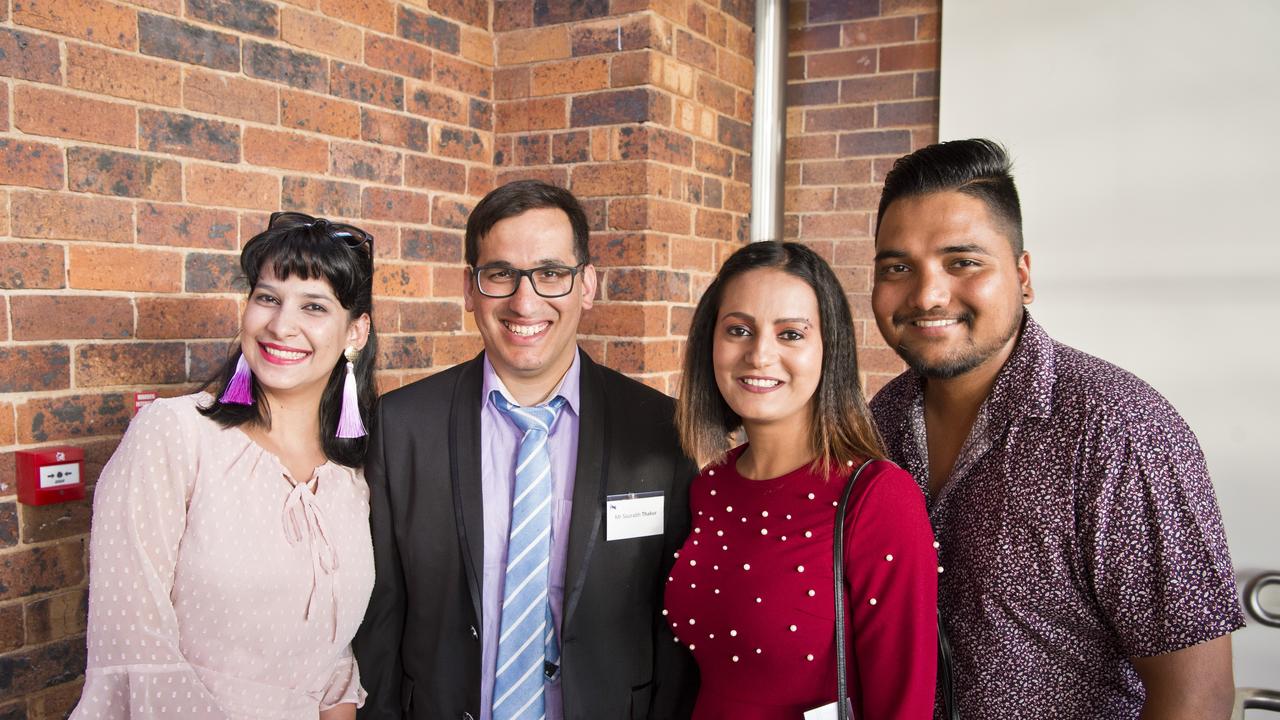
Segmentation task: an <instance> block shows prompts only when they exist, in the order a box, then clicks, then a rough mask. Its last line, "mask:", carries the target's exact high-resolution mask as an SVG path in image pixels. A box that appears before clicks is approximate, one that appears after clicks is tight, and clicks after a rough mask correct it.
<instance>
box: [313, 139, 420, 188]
mask: <svg viewBox="0 0 1280 720" xmlns="http://www.w3.org/2000/svg"><path fill="white" fill-rule="evenodd" d="M401 164H402V163H401V155H400V153H398V152H394V151H391V150H382V149H380V148H376V147H370V146H368V145H357V144H355V143H343V142H335V143H333V145H332V146H331V148H330V152H329V173H330V174H332V175H341V176H343V177H350V178H356V179H358V180H371V181H373V182H379V183H383V184H385V185H399V184H400V183H401V181H402V178H403V174H402V173H401V169H400V168H401Z"/></svg>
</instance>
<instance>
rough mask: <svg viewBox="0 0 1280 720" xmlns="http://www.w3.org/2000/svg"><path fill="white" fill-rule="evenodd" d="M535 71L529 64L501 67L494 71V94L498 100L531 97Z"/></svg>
mask: <svg viewBox="0 0 1280 720" xmlns="http://www.w3.org/2000/svg"><path fill="white" fill-rule="evenodd" d="M532 75H533V71H532V70H531V69H530V68H529V67H527V66H521V67H501V68H495V69H494V71H493V96H494V97H495V98H497V99H498V100H516V99H519V98H527V97H529V89H530V86H531V84H532Z"/></svg>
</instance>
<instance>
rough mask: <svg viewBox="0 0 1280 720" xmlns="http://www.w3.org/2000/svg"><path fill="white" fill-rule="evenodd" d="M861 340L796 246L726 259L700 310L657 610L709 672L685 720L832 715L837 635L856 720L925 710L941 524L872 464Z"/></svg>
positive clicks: (902, 477) (895, 718) (887, 469)
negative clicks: (839, 595)
mask: <svg viewBox="0 0 1280 720" xmlns="http://www.w3.org/2000/svg"><path fill="white" fill-rule="evenodd" d="M854 348H855V341H854V333H853V321H852V318H851V315H850V311H849V304H848V302H847V301H846V299H845V296H844V289H843V288H842V287H841V286H840V283H839V281H838V280H837V279H836V276H835V274H834V273H833V272H832V271H831V268H830V267H829V266H828V265H827V264H826V262H824V261H823V260H822V258H820V257H819V256H818V255H816V254H815V253H814V252H813V251H812V250H810V249H809V248H807V247H805V246H803V245H798V244H796V243H779V242H759V243H751V244H749V245H747V246H746V247H743V248H741V249H740V250H738V251H737V252H735V253H734V254H733V255H732V256H730V258H729V259H728V260H726V261H725V264H724V266H723V267H722V268H720V272H719V274H718V275H717V276H716V279H715V280H714V281H713V282H712V283H711V285H710V286H709V287H708V288H707V291H706V293H705V294H704V295H703V296H702V299H701V300H700V301H699V303H698V308H697V310H696V311H695V312H694V316H693V322H692V325H691V327H690V330H689V343H688V345H687V347H686V351H685V362H684V375H683V378H682V380H681V386H680V398H679V402H678V405H677V408H678V409H677V424H678V427H679V430H680V438H681V441H682V443H683V444H684V448H685V451H686V452H687V453H689V455H690V456H691V457H694V458H697V459H698V460H699V461H700V462H707V461H710V464H708V465H707V466H706V467H704V469H703V471H702V474H700V475H699V476H698V477H697V478H696V479H695V480H694V482H693V485H692V486H691V487H690V488H689V504H690V511H691V513H692V516H693V528H692V532H691V533H690V534H689V537H688V539H687V540H685V543H684V546H683V547H681V548H680V551H679V552H678V553H677V554H676V561H675V566H674V567H673V568H672V569H671V573H670V577H669V578H668V582H667V587H666V611H665V615H666V620H667V622H668V623H669V625H670V627H671V630H672V632H673V633H674V634H675V636H676V639H677V640H678V641H679V642H680V643H681V644H683V645H685V646H686V647H688V648H689V650H690V652H692V653H693V656H694V658H695V659H696V660H697V662H698V668H699V670H700V671H701V685H700V687H699V690H698V699H697V704H696V706H695V708H694V713H693V717H694V720H801V718H811V717H816V718H823V719H826V718H836V717H837V710H836V706H835V704H834V701H835V700H836V655H835V648H836V643H837V642H841V643H844V644H846V646H847V647H848V650H849V653H848V667H847V672H846V679H847V681H848V687H849V695H850V698H851V701H852V703H851V704H852V709H853V717H857V718H859V720H927V719H928V718H931V717H932V716H933V696H934V676H935V672H936V663H937V641H938V639H937V632H936V619H935V613H936V607H937V603H936V594H937V574H938V571H939V569H938V567H937V554H936V553H935V550H934V547H935V546H934V542H933V533H932V531H931V530H930V528H929V518H928V516H927V515H926V513H925V503H924V496H923V494H922V493H921V492H920V489H919V488H918V487H917V486H916V484H915V482H914V481H912V479H911V476H910V475H908V474H907V473H906V472H903V471H902V470H901V469H900V468H898V467H897V466H896V465H894V464H893V463H891V462H888V461H886V460H883V459H882V458H883V457H884V451H883V450H882V449H881V446H880V439H879V437H878V436H877V434H876V431H875V429H874V427H873V425H872V424H871V416H870V414H869V413H868V411H867V406H866V403H865V402H864V400H863V397H862V390H861V388H860V386H859V378H858V363H857V356H856V353H855V350H854ZM738 431H741V433H742V434H743V435H745V436H746V443H744V444H742V445H739V446H738V447H736V448H733V449H730V442H729V440H730V437H731V435H732V434H734V433H736V432H738ZM866 460H872V461H873V462H871V463H870V464H869V465H868V466H867V468H866V470H865V471H863V473H862V474H861V476H860V477H859V479H858V481H857V484H856V485H855V486H854V489H853V493H852V495H851V496H850V499H849V505H848V513H847V516H846V521H845V524H844V527H843V529H842V531H843V534H844V538H845V555H844V558H845V561H844V564H843V572H844V583H843V587H842V592H843V594H844V598H845V607H846V613H847V615H846V617H847V618H848V624H847V625H846V629H845V634H844V636H843V637H840V638H837V637H835V620H834V618H835V612H834V603H835V590H834V587H833V586H834V584H835V582H834V580H835V579H834V572H833V558H832V543H833V541H834V538H835V505H836V503H837V501H838V499H839V498H840V495H841V492H842V491H843V490H844V487H845V484H846V482H847V480H848V478H849V476H850V474H851V473H852V471H853V470H854V469H855V468H857V467H858V466H859V465H861V464H862V463H863V462H864V461H866ZM811 712H812V714H810V713H811Z"/></svg>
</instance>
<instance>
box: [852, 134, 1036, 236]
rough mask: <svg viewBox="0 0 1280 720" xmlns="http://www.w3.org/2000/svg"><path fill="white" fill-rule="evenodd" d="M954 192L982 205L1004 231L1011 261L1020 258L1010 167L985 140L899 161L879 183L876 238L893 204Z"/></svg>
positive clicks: (939, 145) (955, 142)
mask: <svg viewBox="0 0 1280 720" xmlns="http://www.w3.org/2000/svg"><path fill="white" fill-rule="evenodd" d="M946 191H953V192H958V193H963V194H965V195H969V196H971V197H975V198H977V199H979V200H981V201H982V202H983V203H984V204H986V206H987V211H988V212H989V213H991V217H992V219H993V220H995V221H996V222H998V223H1000V224H1001V225H1003V226H1004V229H1005V234H1006V235H1007V236H1008V239H1009V245H1010V246H1012V248H1013V255H1014V257H1019V256H1021V255H1022V206H1021V204H1020V203H1019V202H1018V188H1017V186H1015V185H1014V183H1013V162H1012V161H1011V160H1010V159H1009V154H1008V152H1006V151H1005V149H1004V147H1003V146H1001V145H1000V144H999V143H997V142H995V141H992V140H987V139H985V138H974V139H971V140H952V141H949V142H943V143H937V144H936V145H930V146H928V147H925V148H921V149H919V150H917V151H915V152H913V153H911V154H910V155H906V156H904V157H900V158H898V160H897V161H896V162H895V163H894V164H893V169H892V170H890V171H889V174H888V175H886V176H885V179H884V192H883V193H882V194H881V195H880V209H879V210H878V211H877V212H876V234H877V236H878V235H879V233H880V221H882V220H884V214H885V212H886V211H887V210H888V209H889V206H890V205H892V204H893V202H894V201H895V200H899V199H903V198H910V197H915V196H919V195H928V194H932V193H936V192H946Z"/></svg>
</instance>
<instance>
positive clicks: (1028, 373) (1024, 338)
mask: <svg viewBox="0 0 1280 720" xmlns="http://www.w3.org/2000/svg"><path fill="white" fill-rule="evenodd" d="M1053 369H1054V347H1053V338H1051V337H1049V334H1048V333H1046V332H1045V331H1044V328H1042V327H1040V324H1039V323H1037V322H1036V321H1035V320H1033V319H1032V318H1031V313H1030V312H1028V311H1025V310H1024V312H1023V314H1022V330H1021V332H1020V333H1019V335H1018V344H1017V345H1015V346H1014V348H1013V352H1012V353H1011V354H1010V355H1009V359H1008V360H1006V361H1005V364H1004V367H1003V368H1001V369H1000V373H999V374H998V375H996V382H995V384H994V385H992V386H991V394H990V395H988V396H987V400H986V402H985V403H984V405H985V406H986V407H985V408H983V412H985V413H987V414H988V415H989V416H991V417H1017V416H1019V415H1023V416H1027V417H1049V415H1050V413H1051V412H1052V410H1053V381H1054V372H1053Z"/></svg>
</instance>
